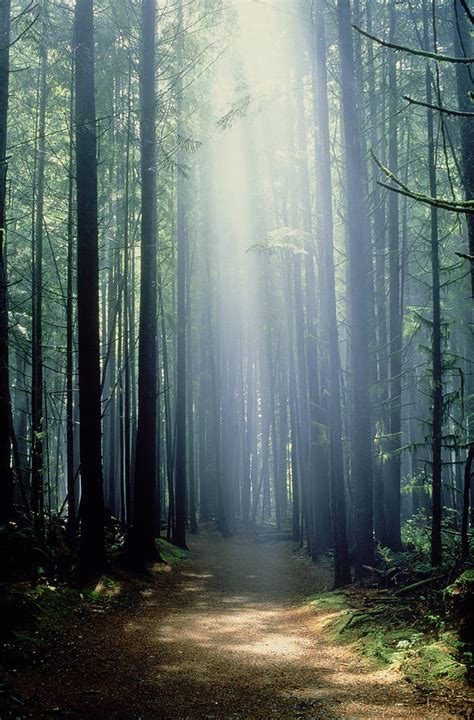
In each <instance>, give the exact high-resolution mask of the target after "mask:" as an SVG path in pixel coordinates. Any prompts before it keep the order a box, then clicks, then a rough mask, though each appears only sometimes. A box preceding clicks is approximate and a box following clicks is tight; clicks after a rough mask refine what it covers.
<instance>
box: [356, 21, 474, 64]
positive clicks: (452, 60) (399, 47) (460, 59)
mask: <svg viewBox="0 0 474 720" xmlns="http://www.w3.org/2000/svg"><path fill="white" fill-rule="evenodd" d="M352 27H353V28H354V30H357V32H358V33H360V34H361V35H363V36H364V37H366V38H369V40H373V41H374V42H376V43H377V44H378V45H382V47H386V48H391V49H392V50H397V51H399V52H406V53H410V55H419V56H420V57H425V58H429V59H430V60H436V61H438V62H449V63H462V64H463V65H470V64H472V63H474V58H468V57H453V56H452V55H440V53H435V52H429V51H427V50H417V49H416V48H410V47H406V45H396V44H395V43H391V42H387V41H386V40H382V39H381V38H378V37H375V35H371V34H370V33H368V32H366V31H365V30H362V28H360V27H357V25H354V24H352Z"/></svg>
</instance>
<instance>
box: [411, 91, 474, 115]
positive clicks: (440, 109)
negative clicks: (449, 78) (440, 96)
mask: <svg viewBox="0 0 474 720" xmlns="http://www.w3.org/2000/svg"><path fill="white" fill-rule="evenodd" d="M403 99H404V100H406V101H407V102H409V103H410V105H420V106H421V107H425V108H430V109H431V110H437V111H438V112H442V113H445V114H446V115H454V116H456V117H470V118H474V112H468V111H467V110H466V111H465V112H463V111H462V110H449V109H448V108H445V107H442V106H441V105H432V104H431V103H427V102H423V101H422V100H415V99H414V98H412V97H410V96H409V95H404V96H403Z"/></svg>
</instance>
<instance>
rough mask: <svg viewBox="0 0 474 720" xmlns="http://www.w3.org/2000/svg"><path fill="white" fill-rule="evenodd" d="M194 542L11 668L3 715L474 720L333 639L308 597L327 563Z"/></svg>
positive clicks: (322, 579) (128, 719) (273, 549)
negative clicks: (34, 659) (34, 657)
mask: <svg viewBox="0 0 474 720" xmlns="http://www.w3.org/2000/svg"><path fill="white" fill-rule="evenodd" d="M189 544H190V548H191V550H192V552H191V553H190V554H189V556H187V557H186V558H184V559H182V560H180V561H179V562H178V563H175V564H172V565H168V566H163V565H161V566H157V567H155V570H154V575H153V578H152V579H151V580H147V581H141V580H137V581H133V582H132V581H128V580H127V579H126V577H125V576H124V577H123V578H122V581H117V580H112V581H110V583H109V585H108V589H107V584H106V586H103V587H102V589H104V587H105V589H106V590H107V592H106V593H105V597H106V601H105V602H102V603H101V602H98V603H95V604H92V605H91V604H87V603H86V605H87V607H85V609H83V610H80V611H78V612H76V613H74V614H73V615H72V616H71V617H69V618H68V619H67V621H65V623H64V626H63V627H62V628H61V629H60V630H59V632H58V633H57V636H56V638H55V640H54V642H53V643H52V645H51V648H50V649H49V652H48V653H47V654H46V656H45V657H44V658H43V659H42V661H41V662H38V663H37V664H36V665H35V666H31V665H30V667H29V668H28V667H26V668H23V669H21V670H19V671H18V672H16V673H11V674H10V675H9V680H8V682H9V684H10V685H11V687H12V688H13V691H12V696H13V698H14V701H15V707H16V709H15V710H13V712H11V711H10V712H9V713H8V714H5V715H2V714H1V710H0V717H1V718H2V720H3V718H4V717H5V718H6V717H15V718H18V719H23V718H34V719H35V720H42V719H44V718H66V719H67V718H69V719H87V720H95V719H99V718H101V719H107V718H110V719H111V720H112V719H115V720H158V719H161V720H165V719H166V720H168V719H169V720H185V719H186V718H196V719H200V720H214V719H215V720H224V719H229V720H231V719H232V720H243V719H244V718H245V719H249V720H250V719H252V720H253V719H255V720H270V719H276V718H278V719H279V720H283V719H288V720H290V719H296V718H299V719H300V720H303V719H304V720H323V719H324V720H335V719H339V718H340V719H349V718H350V719H354V720H355V719H360V720H369V719H372V718H373V719H374V720H375V719H380V718H413V719H415V718H416V720H424V719H425V718H427V719H428V718H429V719H430V720H437V719H439V720H444V719H445V718H461V717H466V715H461V714H456V713H455V712H454V711H453V710H450V709H448V707H447V706H444V705H443V704H439V703H435V702H434V700H433V696H431V695H428V696H427V695H425V694H422V693H419V692H418V691H416V689H414V688H413V687H412V686H410V685H408V684H407V683H406V682H404V681H403V678H402V676H401V675H400V674H399V672H398V671H397V670H394V669H393V668H383V669H381V668H380V667H376V666H375V665H374V663H371V662H370V661H369V660H367V659H365V658H362V657H361V656H360V655H358V654H357V653H356V652H355V651H354V650H353V649H351V648H350V647H348V646H344V645H342V644H340V643H337V642H335V640H334V639H333V638H332V637H331V635H330V634H328V633H327V632H326V631H325V629H324V627H325V626H324V622H321V619H322V615H323V614H324V610H320V611H318V610H315V608H314V607H313V606H311V605H310V604H308V603H305V598H307V597H309V596H311V595H314V593H315V592H318V591H320V592H324V591H327V590H329V589H330V584H331V577H330V572H329V568H326V567H325V566H324V565H317V566H314V565H312V564H311V563H310V562H309V561H308V560H307V558H305V557H303V556H302V555H301V554H299V553H297V552H295V550H294V544H292V543H290V542H284V541H280V542H258V541H256V540H255V539H252V538H246V539H245V538H241V537H239V538H235V539H230V540H229V539H226V540H224V539H221V538H220V537H219V536H218V535H217V533H214V532H210V531H205V532H203V533H201V534H199V535H197V536H192V537H191V538H190V540H189ZM96 594H97V595H100V588H99V589H96Z"/></svg>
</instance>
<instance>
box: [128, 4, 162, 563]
mask: <svg viewBox="0 0 474 720" xmlns="http://www.w3.org/2000/svg"><path fill="white" fill-rule="evenodd" d="M155 29H156V2H155V0H142V14H141V48H140V151H141V160H140V169H141V265H140V324H139V346H138V427H137V445H136V455H135V471H134V490H133V525H132V528H131V531H130V551H131V557H132V559H133V562H135V563H136V564H137V565H141V566H144V565H145V564H146V562H147V561H148V560H153V559H155V558H156V556H157V551H156V548H155V513H156V511H157V508H156V507H155V502H154V497H155V487H156V482H157V424H156V394H157V372H156V369H157V361H156V350H157V286H156V282H157V259H156V251H157V241H156V137H155V134H156V130H155V122H156V112H155Z"/></svg>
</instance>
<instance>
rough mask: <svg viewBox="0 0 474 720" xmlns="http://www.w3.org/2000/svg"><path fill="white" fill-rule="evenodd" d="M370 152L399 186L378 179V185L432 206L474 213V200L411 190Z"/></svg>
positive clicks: (390, 178) (385, 173) (384, 172)
mask: <svg viewBox="0 0 474 720" xmlns="http://www.w3.org/2000/svg"><path fill="white" fill-rule="evenodd" d="M370 154H371V155H372V158H373V160H374V162H375V163H376V164H377V165H378V167H379V168H380V170H381V171H382V172H383V174H384V175H386V176H387V177H388V179H389V180H391V181H392V182H393V183H395V185H397V186H398V187H394V186H393V185H389V184H388V183H384V182H381V181H377V183H378V185H380V186H381V187H384V188H386V189H387V190H391V191H392V192H397V193H399V194H400V195H405V196H406V197H409V198H411V199H412V200H416V201H417V202H421V203H424V204H425V205H430V206H431V207H437V208H441V209H443V210H450V211H451V212H458V213H469V214H471V213H474V200H465V201H463V200H457V201H452V200H444V199H442V198H441V199H440V198H435V197H431V196H430V195H423V193H417V192H415V191H414V190H411V189H410V188H409V187H408V186H407V185H405V184H404V183H403V182H402V181H401V180H399V179H398V178H397V177H396V175H394V174H393V172H391V170H389V169H388V168H387V167H385V165H383V164H382V163H381V162H380V160H379V159H378V158H377V156H376V155H375V153H374V152H373V150H371V151H370Z"/></svg>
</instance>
